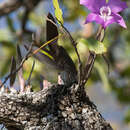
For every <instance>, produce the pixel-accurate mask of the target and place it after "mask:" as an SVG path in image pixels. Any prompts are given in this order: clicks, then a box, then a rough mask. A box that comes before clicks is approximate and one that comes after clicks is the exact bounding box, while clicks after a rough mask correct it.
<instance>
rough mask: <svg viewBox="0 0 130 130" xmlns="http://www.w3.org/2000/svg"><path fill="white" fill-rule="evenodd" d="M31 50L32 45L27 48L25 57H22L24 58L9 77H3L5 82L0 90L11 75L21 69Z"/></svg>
mask: <svg viewBox="0 0 130 130" xmlns="http://www.w3.org/2000/svg"><path fill="white" fill-rule="evenodd" d="M31 50H32V44H31V46H30V48H29V50H28V52H27V54H26V55H25V56H24V58H23V59H22V61H21V63H20V65H19V66H18V68H17V69H16V70H15V71H13V72H12V73H10V74H9V75H7V76H6V77H5V80H4V82H3V83H2V84H1V85H0V88H1V87H2V86H3V85H4V84H5V83H6V82H7V80H8V79H9V78H10V77H11V76H12V75H13V74H15V73H17V72H18V71H19V70H20V69H21V68H22V67H23V64H24V62H25V61H26V60H27V59H28V58H29V57H30V54H31Z"/></svg>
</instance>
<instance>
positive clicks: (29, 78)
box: [25, 61, 35, 86]
mask: <svg viewBox="0 0 130 130" xmlns="http://www.w3.org/2000/svg"><path fill="white" fill-rule="evenodd" d="M34 66H35V61H33V65H32V69H31V72H30V74H29V77H28V79H27V81H26V84H25V86H27V85H30V80H31V76H32V72H33V70H34Z"/></svg>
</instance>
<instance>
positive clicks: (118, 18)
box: [112, 14, 127, 28]
mask: <svg viewBox="0 0 130 130" xmlns="http://www.w3.org/2000/svg"><path fill="white" fill-rule="evenodd" d="M112 15H113V17H114V18H115V20H116V23H118V24H119V25H120V26H122V27H123V28H127V26H126V24H125V21H124V19H123V18H122V16H120V15H119V14H112Z"/></svg>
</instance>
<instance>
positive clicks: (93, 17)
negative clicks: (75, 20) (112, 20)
mask: <svg viewBox="0 0 130 130" xmlns="http://www.w3.org/2000/svg"><path fill="white" fill-rule="evenodd" d="M93 21H95V22H96V23H99V24H101V25H103V24H104V20H103V19H102V18H101V17H100V16H99V15H98V14H95V13H90V14H88V16H87V19H86V21H85V24H87V23H89V22H93Z"/></svg>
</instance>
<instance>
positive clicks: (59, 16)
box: [52, 0, 64, 24]
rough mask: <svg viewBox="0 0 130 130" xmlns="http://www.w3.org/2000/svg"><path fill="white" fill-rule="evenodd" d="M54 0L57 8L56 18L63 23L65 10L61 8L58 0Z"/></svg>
mask: <svg viewBox="0 0 130 130" xmlns="http://www.w3.org/2000/svg"><path fill="white" fill-rule="evenodd" d="M52 1H53V6H54V8H55V16H56V18H57V19H58V21H60V22H61V23H62V24H63V22H64V21H63V16H62V14H63V12H62V10H61V9H60V6H59V2H58V0H52Z"/></svg>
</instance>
